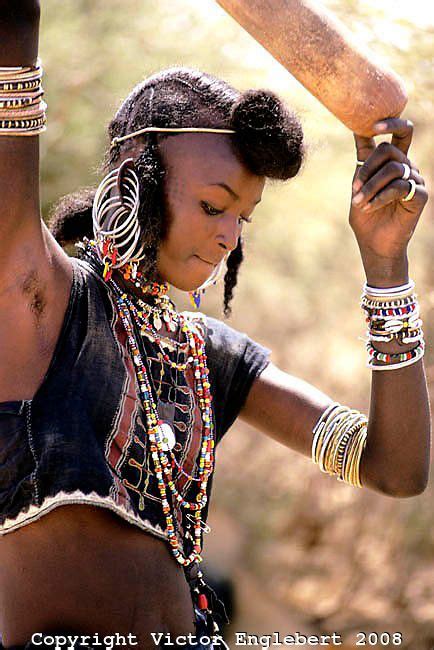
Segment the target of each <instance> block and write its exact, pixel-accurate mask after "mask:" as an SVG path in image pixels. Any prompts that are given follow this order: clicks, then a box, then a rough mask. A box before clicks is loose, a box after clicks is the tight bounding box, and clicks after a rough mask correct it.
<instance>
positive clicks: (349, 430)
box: [312, 403, 368, 487]
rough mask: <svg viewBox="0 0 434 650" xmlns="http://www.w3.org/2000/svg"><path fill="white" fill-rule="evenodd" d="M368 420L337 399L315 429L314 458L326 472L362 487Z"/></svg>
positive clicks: (340, 479)
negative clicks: (361, 466)
mask: <svg viewBox="0 0 434 650" xmlns="http://www.w3.org/2000/svg"><path fill="white" fill-rule="evenodd" d="M367 427H368V420H367V418H366V416H365V415H363V413H360V412H359V411H356V410H354V409H350V408H348V407H347V406H341V405H340V404H338V403H334V404H332V405H331V406H329V407H328V408H327V409H326V410H325V411H324V413H323V414H322V415H321V417H320V419H319V420H318V422H317V423H316V425H315V427H314V429H313V441H312V461H313V462H314V463H316V464H318V465H319V468H320V470H321V471H322V472H325V473H327V474H330V475H332V476H337V478H338V480H339V481H345V482H346V483H348V484H349V485H352V486H354V487H362V484H361V481H360V461H361V458H362V454H363V450H364V448H365V446H366V438H367Z"/></svg>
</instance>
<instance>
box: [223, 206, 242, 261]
mask: <svg viewBox="0 0 434 650" xmlns="http://www.w3.org/2000/svg"><path fill="white" fill-rule="evenodd" d="M239 219H240V217H239V215H233V214H232V215H231V214H225V215H223V216H222V218H221V219H219V227H218V230H217V241H218V244H219V246H220V247H221V248H224V249H225V250H226V251H228V252H231V251H233V250H234V248H236V247H237V244H238V239H239V237H240V234H241V225H240V222H239Z"/></svg>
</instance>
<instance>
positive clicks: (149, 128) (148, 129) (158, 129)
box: [110, 126, 235, 148]
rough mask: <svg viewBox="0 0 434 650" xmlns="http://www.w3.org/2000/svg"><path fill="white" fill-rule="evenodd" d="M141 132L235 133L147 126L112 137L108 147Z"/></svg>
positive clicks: (202, 128)
mask: <svg viewBox="0 0 434 650" xmlns="http://www.w3.org/2000/svg"><path fill="white" fill-rule="evenodd" d="M142 133H235V131H233V130H232V129H208V128H206V127H201V126H199V127H196V126H186V127H184V128H179V129H178V128H172V127H167V128H163V127H159V126H147V127H145V128H144V129H139V130H138V131H133V132H132V133H127V135H122V136H120V137H116V138H113V140H112V141H111V144H110V148H113V147H115V146H116V145H118V144H119V143H120V142H123V141H124V140H128V139H129V138H134V137H135V136H136V135H142Z"/></svg>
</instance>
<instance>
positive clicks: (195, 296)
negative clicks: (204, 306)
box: [189, 254, 229, 309]
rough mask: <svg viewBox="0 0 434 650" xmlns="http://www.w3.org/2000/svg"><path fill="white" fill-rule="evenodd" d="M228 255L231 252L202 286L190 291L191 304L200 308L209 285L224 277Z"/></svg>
mask: <svg viewBox="0 0 434 650" xmlns="http://www.w3.org/2000/svg"><path fill="white" fill-rule="evenodd" d="M228 257H229V254H228V255H226V256H225V257H224V258H223V259H222V261H221V262H220V264H218V265H217V266H216V267H215V269H214V271H213V272H212V273H211V275H210V276H209V278H207V279H206V280H205V282H204V283H203V284H201V285H200V287H198V288H197V289H195V290H194V291H190V293H189V295H190V300H191V304H192V305H193V307H195V308H196V309H199V307H200V301H201V298H202V296H203V294H204V293H205V291H206V290H207V289H208V287H210V286H212V285H214V284H217V282H218V281H219V280H220V278H221V277H222V275H223V273H224V271H225V270H226V261H227V259H228Z"/></svg>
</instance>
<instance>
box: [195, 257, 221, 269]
mask: <svg viewBox="0 0 434 650" xmlns="http://www.w3.org/2000/svg"><path fill="white" fill-rule="evenodd" d="M194 257H197V259H198V260H200V261H201V262H204V263H205V264H208V265H209V266H213V267H215V266H217V264H218V262H209V261H208V260H205V259H204V258H203V257H200V255H195V256H194Z"/></svg>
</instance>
